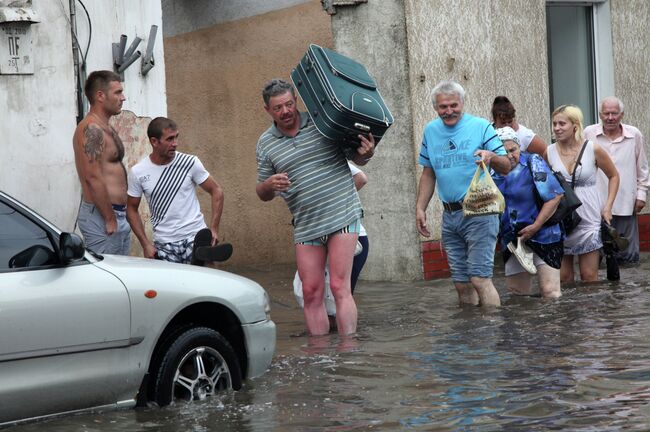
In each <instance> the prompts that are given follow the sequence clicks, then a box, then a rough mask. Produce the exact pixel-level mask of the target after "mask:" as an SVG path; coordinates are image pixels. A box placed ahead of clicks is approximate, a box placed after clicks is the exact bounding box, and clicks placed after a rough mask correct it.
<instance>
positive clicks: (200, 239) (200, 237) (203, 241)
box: [190, 228, 212, 266]
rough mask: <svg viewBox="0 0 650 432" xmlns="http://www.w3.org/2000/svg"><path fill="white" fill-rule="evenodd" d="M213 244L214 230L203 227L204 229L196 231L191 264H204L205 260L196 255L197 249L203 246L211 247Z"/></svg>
mask: <svg viewBox="0 0 650 432" xmlns="http://www.w3.org/2000/svg"><path fill="white" fill-rule="evenodd" d="M211 244H212V231H210V230H209V229H208V228H203V229H202V230H199V232H197V233H196V235H195V236H194V244H193V245H192V260H191V261H190V263H191V264H193V265H197V266H204V265H205V261H204V260H201V259H198V257H197V255H196V251H197V249H199V248H201V247H206V246H207V247H210V245H211Z"/></svg>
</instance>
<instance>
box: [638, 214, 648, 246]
mask: <svg viewBox="0 0 650 432" xmlns="http://www.w3.org/2000/svg"><path fill="white" fill-rule="evenodd" d="M639 247H640V249H641V251H642V252H650V214H643V215H639Z"/></svg>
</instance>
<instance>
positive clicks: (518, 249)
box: [508, 237, 537, 274]
mask: <svg viewBox="0 0 650 432" xmlns="http://www.w3.org/2000/svg"><path fill="white" fill-rule="evenodd" d="M508 250H509V251H510V252H512V254H513V255H514V256H515V258H517V261H519V264H521V266H522V267H523V268H524V270H526V271H527V272H528V273H530V274H537V267H535V263H534V262H533V251H532V250H531V249H530V248H529V247H528V246H526V244H525V243H524V242H523V241H521V237H517V246H515V243H514V242H510V243H508Z"/></svg>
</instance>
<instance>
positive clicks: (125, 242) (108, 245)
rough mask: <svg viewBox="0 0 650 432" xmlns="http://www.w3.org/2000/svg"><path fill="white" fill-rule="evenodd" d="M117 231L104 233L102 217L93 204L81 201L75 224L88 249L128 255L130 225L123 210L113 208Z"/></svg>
mask: <svg viewBox="0 0 650 432" xmlns="http://www.w3.org/2000/svg"><path fill="white" fill-rule="evenodd" d="M113 212H115V218H116V219H117V231H116V232H115V233H113V234H112V235H110V236H109V235H107V234H106V223H105V222H104V218H103V217H102V215H101V214H100V213H99V210H97V207H95V205H94V204H91V203H88V202H85V201H82V202H81V206H80V207H79V216H77V226H78V227H79V231H81V235H83V238H84V243H85V245H86V247H87V248H88V249H90V250H91V251H93V252H96V253H98V254H113V255H128V254H129V249H130V247H131V227H130V226H129V223H128V222H127V220H126V211H125V210H113Z"/></svg>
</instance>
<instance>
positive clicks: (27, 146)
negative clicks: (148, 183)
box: [0, 0, 167, 230]
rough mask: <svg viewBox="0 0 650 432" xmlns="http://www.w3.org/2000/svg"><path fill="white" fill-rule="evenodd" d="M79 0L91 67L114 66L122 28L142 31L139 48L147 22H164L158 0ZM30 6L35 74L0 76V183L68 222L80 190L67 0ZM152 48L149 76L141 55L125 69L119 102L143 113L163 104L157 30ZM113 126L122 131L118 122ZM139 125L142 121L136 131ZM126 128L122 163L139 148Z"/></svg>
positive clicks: (81, 36)
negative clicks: (74, 142)
mask: <svg viewBox="0 0 650 432" xmlns="http://www.w3.org/2000/svg"><path fill="white" fill-rule="evenodd" d="M84 5H85V6H86V7H87V9H88V12H89V15H90V22H91V25H92V37H90V45H89V47H88V50H86V47H87V44H88V40H89V35H90V33H91V32H90V27H89V25H88V20H87V18H86V16H85V15H84V12H83V9H82V8H81V6H79V3H77V10H76V12H77V20H76V21H77V25H78V29H77V38H78V40H79V43H80V45H81V46H82V51H83V52H84V54H85V55H86V61H87V71H88V73H90V72H91V71H93V70H97V69H112V68H113V60H112V51H111V43H112V42H117V41H118V40H119V36H120V34H122V33H124V34H127V35H128V36H129V42H130V41H131V40H133V37H135V35H136V34H137V35H138V36H140V37H142V38H143V39H144V41H143V42H142V44H141V45H140V49H141V50H142V51H144V49H145V46H146V45H145V44H146V42H147V39H148V35H149V28H150V26H151V24H156V25H158V26H161V21H162V11H161V8H160V1H159V0H143V1H140V2H131V1H127V0H111V1H104V0H86V1H84ZM33 9H34V10H35V11H36V12H37V14H38V16H39V19H40V22H39V23H37V24H33V26H32V27H33V32H34V33H33V58H34V63H35V65H34V74H33V75H1V76H0V101H1V99H2V98H6V103H5V105H4V106H6V107H7V109H6V111H5V112H4V117H3V120H4V121H3V122H1V123H0V133H2V135H3V137H4V139H3V144H2V150H3V157H2V159H1V160H0V188H1V189H2V190H4V191H7V192H9V193H10V194H12V195H14V196H15V197H16V198H18V199H20V200H21V201H23V202H25V203H26V204H28V205H29V206H31V207H32V208H34V209H35V210H37V211H38V212H40V213H42V214H43V215H44V216H46V217H47V218H48V219H50V220H52V221H53V222H54V223H56V224H57V225H58V226H59V227H60V228H62V229H64V230H72V229H73V227H74V225H75V220H76V216H77V211H78V206H79V200H80V195H81V191H80V185H79V180H78V178H77V173H76V169H75V165H74V154H73V149H72V135H73V133H74V130H75V128H76V116H77V109H76V94H75V75H74V63H73V57H72V36H71V30H70V9H69V2H68V1H67V0H66V1H43V0H35V1H34V2H33ZM154 56H155V61H156V66H155V67H154V68H153V69H152V70H151V71H150V72H149V74H148V75H147V76H146V77H144V78H143V77H142V76H141V74H140V61H136V62H135V63H134V64H133V65H132V66H131V67H130V68H129V69H127V71H126V72H125V74H124V75H125V83H124V87H125V92H126V96H127V101H126V102H125V104H124V109H125V111H131V112H132V113H135V115H137V116H141V117H153V116H157V115H164V114H165V113H166V112H167V105H166V94H165V72H164V68H165V63H164V56H163V46H162V32H158V38H157V43H156V46H155V51H154ZM125 114H126V113H125ZM134 124H135V123H134ZM145 127H146V126H145ZM118 132H120V134H121V132H122V131H120V130H119V128H118ZM142 133H144V132H143V130H142V129H140V130H139V131H138V133H137V134H135V135H137V136H140V135H141V134H142ZM128 136H130V135H128ZM128 136H127V137H126V139H125V137H123V140H124V143H125V147H126V150H127V159H126V160H125V163H127V164H128V161H129V158H131V159H133V158H135V157H136V156H137V155H139V154H140V153H141V152H142V144H141V140H140V138H137V139H133V140H131V139H129V138H128ZM145 136H146V135H145ZM138 142H140V144H138ZM137 145H139V146H140V147H134V146H137Z"/></svg>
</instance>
